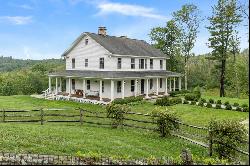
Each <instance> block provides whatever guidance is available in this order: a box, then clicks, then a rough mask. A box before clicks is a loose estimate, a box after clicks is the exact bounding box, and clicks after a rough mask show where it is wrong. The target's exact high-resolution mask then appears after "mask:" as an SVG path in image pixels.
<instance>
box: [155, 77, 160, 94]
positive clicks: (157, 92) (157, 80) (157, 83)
mask: <svg viewBox="0 0 250 166" xmlns="http://www.w3.org/2000/svg"><path fill="white" fill-rule="evenodd" d="M158 94H159V78H156V95H157V96H158Z"/></svg>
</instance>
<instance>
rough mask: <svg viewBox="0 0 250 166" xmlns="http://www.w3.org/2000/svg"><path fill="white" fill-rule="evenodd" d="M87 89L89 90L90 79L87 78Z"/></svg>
mask: <svg viewBox="0 0 250 166" xmlns="http://www.w3.org/2000/svg"><path fill="white" fill-rule="evenodd" d="M87 90H90V80H87Z"/></svg>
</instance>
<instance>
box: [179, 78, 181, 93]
mask: <svg viewBox="0 0 250 166" xmlns="http://www.w3.org/2000/svg"><path fill="white" fill-rule="evenodd" d="M180 90H181V77H179V91H180Z"/></svg>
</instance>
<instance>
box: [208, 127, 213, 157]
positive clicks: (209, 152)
mask: <svg viewBox="0 0 250 166" xmlns="http://www.w3.org/2000/svg"><path fill="white" fill-rule="evenodd" d="M208 154H209V156H210V157H211V156H212V155H213V136H212V131H211V130H210V129H208Z"/></svg>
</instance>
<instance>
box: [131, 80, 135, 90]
mask: <svg viewBox="0 0 250 166" xmlns="http://www.w3.org/2000/svg"><path fill="white" fill-rule="evenodd" d="M134 91H135V80H131V92H134Z"/></svg>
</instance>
